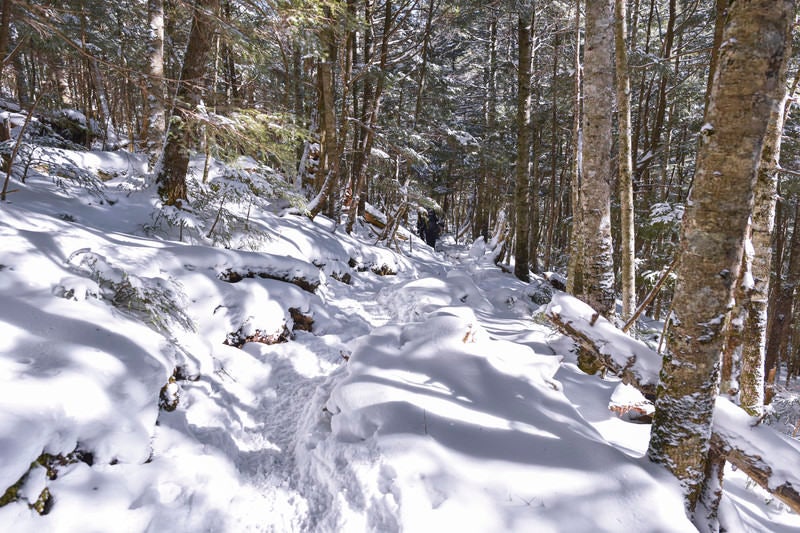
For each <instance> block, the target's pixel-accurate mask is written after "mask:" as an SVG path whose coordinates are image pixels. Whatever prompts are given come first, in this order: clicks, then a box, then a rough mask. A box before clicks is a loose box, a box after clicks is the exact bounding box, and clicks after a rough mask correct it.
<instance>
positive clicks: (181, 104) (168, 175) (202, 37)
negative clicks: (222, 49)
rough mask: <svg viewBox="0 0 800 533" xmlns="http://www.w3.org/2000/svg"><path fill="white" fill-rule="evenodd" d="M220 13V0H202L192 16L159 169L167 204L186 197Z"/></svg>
mask: <svg viewBox="0 0 800 533" xmlns="http://www.w3.org/2000/svg"><path fill="white" fill-rule="evenodd" d="M218 13H219V0H199V1H198V2H197V4H196V6H195V11H194V15H193V17H192V29H191V31H190V33H189V43H188V45H187V47H186V53H185V55H184V59H183V67H182V68H181V79H180V82H179V83H178V91H177V94H176V101H175V107H174V109H173V112H172V117H171V118H170V124H169V133H168V134H167V140H166V143H165V145H164V154H163V156H162V160H161V165H160V168H158V169H157V172H156V181H157V183H158V192H159V195H160V196H161V199H162V200H163V201H164V203H165V204H166V205H176V206H178V207H180V205H181V203H182V201H183V200H185V199H186V173H187V172H188V170H189V149H190V147H191V145H192V144H193V140H192V134H191V127H190V124H189V122H190V120H191V118H192V114H193V113H194V112H195V110H196V109H197V107H198V106H199V105H200V104H201V102H202V100H203V92H204V89H205V83H204V79H203V78H205V77H206V74H207V72H208V64H209V61H210V59H211V49H212V43H213V39H214V28H215V27H216V18H217V14H218Z"/></svg>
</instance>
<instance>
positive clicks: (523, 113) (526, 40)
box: [514, 4, 536, 283]
mask: <svg viewBox="0 0 800 533" xmlns="http://www.w3.org/2000/svg"><path fill="white" fill-rule="evenodd" d="M535 12H536V10H535V8H534V6H533V5H531V4H526V5H524V6H523V7H521V8H520V12H519V14H518V20H517V38H518V43H519V66H518V68H517V163H516V172H515V174H516V181H515V187H514V213H515V217H514V218H515V223H514V227H515V239H516V240H515V246H514V275H515V276H516V277H517V278H518V279H520V280H522V281H524V282H526V283H527V282H529V281H530V258H529V255H528V253H529V251H530V249H529V240H530V225H529V217H530V202H531V198H530V180H531V175H530V174H531V173H530V157H531V61H532V59H533V23H534V16H535V15H534V13H535Z"/></svg>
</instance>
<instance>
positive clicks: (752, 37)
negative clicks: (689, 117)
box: [648, 0, 794, 531]
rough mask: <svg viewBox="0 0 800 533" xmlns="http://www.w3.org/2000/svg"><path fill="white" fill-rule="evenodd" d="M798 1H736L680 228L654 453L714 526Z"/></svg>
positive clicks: (701, 522) (695, 512) (704, 525)
mask: <svg viewBox="0 0 800 533" xmlns="http://www.w3.org/2000/svg"><path fill="white" fill-rule="evenodd" d="M793 4H794V2H792V1H790V0H787V1H780V0H753V1H751V2H736V3H735V4H733V5H732V6H731V8H730V11H729V17H728V23H727V24H726V26H725V30H724V35H723V39H722V41H723V43H727V44H726V45H725V46H723V47H722V48H721V50H720V56H719V68H718V70H717V72H716V75H715V79H714V82H713V83H712V91H711V98H710V102H709V107H708V110H707V113H706V117H705V122H706V124H705V126H704V128H703V130H702V131H703V136H702V140H701V143H700V147H699V151H698V157H697V170H696V175H695V180H694V189H693V192H692V198H691V201H690V203H689V207H688V209H687V212H686V215H685V216H684V222H683V228H682V233H681V261H680V264H679V266H678V283H677V287H676V289H675V296H674V300H673V313H672V315H671V318H670V329H669V332H668V335H667V349H666V353H665V354H664V362H663V368H662V370H661V376H660V377H661V381H660V384H659V387H658V397H657V399H656V414H655V418H654V420H653V428H652V431H651V437H650V447H649V450H648V455H649V457H650V459H651V460H653V461H655V462H657V463H660V464H662V465H664V466H666V467H667V468H668V469H669V470H670V471H671V472H672V473H673V474H674V475H675V476H676V477H677V478H678V479H679V480H680V482H681V484H682V486H683V488H684V491H685V497H686V506H687V510H688V511H689V513H690V514H691V515H692V518H693V520H694V522H695V524H696V525H698V527H699V528H700V529H703V530H706V529H708V530H712V531H713V530H714V529H716V522H715V514H716V509H715V505H716V502H715V501H703V494H704V490H705V488H706V487H705V486H704V482H705V479H704V478H705V473H706V471H707V468H706V467H707V461H708V451H709V445H710V438H711V424H712V413H713V409H714V403H715V401H716V398H717V394H718V391H719V369H720V354H721V351H722V346H723V342H724V328H725V325H726V323H727V317H728V313H729V310H730V301H731V298H732V297H733V289H734V284H735V281H736V279H737V275H738V272H739V268H740V266H741V261H742V247H743V242H744V237H745V231H746V228H747V221H748V218H749V216H750V212H751V209H752V202H753V189H754V186H755V179H756V174H755V172H756V170H757V168H758V163H759V158H760V155H761V148H762V144H763V140H764V136H765V134H766V131H767V124H768V122H769V118H770V114H771V113H772V111H773V109H774V108H775V106H777V105H778V104H779V102H780V98H781V96H782V91H783V90H784V89H783V84H784V83H785V80H784V77H785V71H786V58H787V56H788V54H787V53H786V44H787V42H789V41H788V39H789V38H790V36H791V35H790V28H791V22H792V20H793V13H794V5H793ZM706 492H708V491H706Z"/></svg>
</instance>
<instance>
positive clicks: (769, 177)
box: [739, 76, 800, 415]
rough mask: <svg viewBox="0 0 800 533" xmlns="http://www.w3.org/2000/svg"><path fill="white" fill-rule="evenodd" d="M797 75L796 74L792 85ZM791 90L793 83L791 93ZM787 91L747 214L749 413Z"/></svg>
mask: <svg viewBox="0 0 800 533" xmlns="http://www.w3.org/2000/svg"><path fill="white" fill-rule="evenodd" d="M798 80H800V76H796V77H795V80H794V86H795V87H796V85H797V81H798ZM793 93H794V87H793V88H792V91H791V94H793ZM789 97H790V93H789V92H788V91H786V90H784V94H783V99H782V101H781V103H780V105H778V106H777V107H776V108H775V109H774V110H773V112H772V116H770V120H769V128H768V129H767V135H766V137H765V139H764V146H763V148H762V149H761V162H760V166H759V168H758V178H757V180H756V186H755V197H754V201H753V213H752V215H751V216H750V220H751V224H750V231H751V236H750V240H751V242H752V245H753V246H752V250H753V258H752V260H751V263H750V276H749V279H748V280H746V283H744V284H743V286H744V288H745V298H744V299H743V301H741V302H739V305H740V306H741V308H742V309H743V311H744V322H743V324H742V332H741V377H740V378H739V385H740V388H739V404H740V405H741V406H742V407H743V408H744V409H745V410H746V411H747V412H748V413H750V414H751V415H760V414H761V411H762V408H763V405H764V361H765V357H766V344H767V302H768V299H769V277H770V267H771V263H772V246H771V245H772V242H771V241H772V230H773V228H774V226H775V200H776V197H777V193H778V173H777V172H778V167H779V164H778V162H779V160H780V153H781V136H782V135H783V125H784V122H785V120H786V114H787V113H788V110H789V109H788V108H789V106H790V105H791V103H790V100H789Z"/></svg>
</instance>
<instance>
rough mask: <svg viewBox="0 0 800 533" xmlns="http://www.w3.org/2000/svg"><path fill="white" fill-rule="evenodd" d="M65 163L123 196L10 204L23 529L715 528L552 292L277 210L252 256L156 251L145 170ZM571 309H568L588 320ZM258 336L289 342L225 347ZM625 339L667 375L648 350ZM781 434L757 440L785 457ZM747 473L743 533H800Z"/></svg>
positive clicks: (4, 344)
mask: <svg viewBox="0 0 800 533" xmlns="http://www.w3.org/2000/svg"><path fill="white" fill-rule="evenodd" d="M48 150H49V149H48ZM48 156H49V157H52V158H53V159H54V160H59V161H67V160H69V161H71V162H72V164H74V165H77V166H80V167H81V168H84V169H87V170H89V171H91V172H98V171H101V170H102V171H103V172H104V173H105V174H106V175H108V176H111V177H110V179H109V180H108V181H106V182H105V183H104V184H102V188H103V189H102V191H103V195H104V198H106V199H105V200H104V199H102V198H101V199H98V198H97V197H96V196H92V195H90V194H88V193H87V192H86V191H84V190H82V189H79V188H76V187H75V186H74V185H72V184H71V183H70V182H65V183H64V184H62V185H63V186H62V187H57V186H56V185H55V183H54V181H53V179H52V177H51V176H48V175H45V174H35V175H32V176H29V178H28V180H27V181H26V183H25V184H22V183H18V182H14V183H13V184H12V185H13V187H12V188H13V189H19V191H18V192H15V193H14V194H12V195H10V197H9V201H8V202H6V203H3V204H2V205H0V236H2V239H3V243H4V245H3V247H2V249H1V250H0V491H6V489H7V488H9V487H12V486H14V487H17V489H18V494H17V496H18V497H17V498H16V499H15V500H14V501H12V502H10V503H8V504H7V505H4V506H2V507H0V530H3V531H14V532H40V531H48V532H51V531H52V532H78V531H104V532H140V531H141V532H160V531H171V532H176V533H179V532H187V533H188V532H196V531H214V532H217V531H223V532H228V531H230V532H239V531H274V532H286V531H298V532H312V531H313V532H318V531H319V532H339V531H369V532H381V533H383V532H391V531H436V530H439V531H446V530H447V531H449V530H452V531H465V532H473V531H474V532H485V531H537V532H538V531H542V532H548V531H564V532H582V531H587V532H588V531H591V532H602V531H607V532H617V531H676V532H678V531H693V530H694V528H693V527H692V525H691V524H690V522H689V521H688V519H686V518H685V515H684V510H683V502H682V497H681V493H680V489H679V486H678V483H677V482H676V481H675V480H674V479H673V478H672V477H671V476H670V475H669V474H668V473H667V472H666V471H665V470H663V469H661V468H660V467H657V466H656V465H654V464H652V463H650V462H649V461H648V460H647V459H646V458H644V452H645V450H646V447H647V440H648V437H649V426H648V425H647V424H634V423H631V422H630V421H627V420H623V419H622V418H620V417H618V416H617V415H616V414H615V413H614V412H613V411H612V410H610V409H609V407H610V406H629V405H633V404H637V405H638V404H639V403H641V400H642V398H640V397H639V396H637V395H636V393H635V391H633V390H632V389H631V388H630V387H627V386H625V385H623V384H621V383H620V382H619V380H618V379H616V378H614V377H612V376H609V377H608V378H607V379H600V378H598V377H595V376H587V375H585V374H582V373H581V372H580V371H579V370H578V369H577V367H576V365H575V360H576V357H575V354H574V346H573V343H572V341H570V340H569V339H567V338H565V337H563V336H561V335H559V334H558V333H556V332H555V331H554V330H553V329H552V328H551V327H550V326H549V325H547V323H546V320H545V319H544V317H543V313H544V311H545V309H546V308H545V307H540V306H539V305H538V304H536V303H534V301H533V299H532V298H534V296H535V293H536V294H538V293H537V289H536V285H535V283H534V284H531V285H525V284H523V283H521V282H519V281H518V280H516V279H515V278H514V277H513V276H511V275H509V274H504V273H503V272H502V271H501V270H500V269H499V268H497V267H496V266H495V265H494V263H493V261H492V257H491V255H490V254H491V253H492V252H491V251H490V250H487V247H486V246H485V245H483V244H479V245H476V246H474V247H472V248H471V249H468V248H464V249H461V248H456V247H455V246H452V247H451V248H449V249H447V250H446V253H437V252H434V251H433V250H431V248H430V247H428V246H427V245H425V244H424V243H422V242H421V241H419V240H418V239H416V237H414V236H413V235H412V234H410V233H407V232H406V233H405V234H406V235H408V238H410V239H412V242H410V243H406V244H403V249H402V251H398V250H392V249H388V248H386V247H381V246H377V245H375V244H374V243H375V241H376V237H377V236H376V235H375V234H374V232H371V229H370V227H369V226H368V225H365V226H357V231H356V232H355V233H354V234H353V235H352V236H349V235H346V234H344V233H343V231H342V230H341V228H340V229H338V230H336V231H334V229H335V228H336V225H335V224H334V223H333V221H330V220H328V219H325V218H324V217H322V216H318V217H317V218H316V219H315V221H313V222H311V221H309V220H307V219H306V218H304V217H299V216H292V215H286V216H278V215H277V214H275V213H276V212H277V211H280V210H279V209H275V210H272V209H269V208H268V207H269V206H267V208H265V209H259V210H256V209H254V210H253V213H252V214H251V220H250V223H251V224H252V227H253V228H256V229H258V230H259V231H263V232H264V234H266V235H268V238H265V239H262V240H259V241H257V242H256V244H257V249H255V250H253V249H249V250H242V249H236V248H235V247H232V248H229V249H226V248H216V247H211V246H209V245H208V243H207V242H203V239H202V238H201V237H200V236H198V234H193V236H192V237H191V239H190V238H189V237H187V238H186V239H187V240H191V242H190V243H186V242H179V241H178V240H177V239H176V238H175V237H176V236H175V235H171V234H169V233H168V232H166V231H161V232H159V235H158V236H156V235H154V234H153V233H152V232H148V231H145V230H146V228H151V227H152V223H153V218H152V216H153V209H154V206H156V205H157V203H158V202H157V200H156V198H155V196H154V191H153V189H152V188H148V187H146V186H145V185H144V184H145V181H146V180H144V179H143V175H142V173H143V172H144V169H145V168H146V161H145V160H144V159H143V158H141V157H140V156H135V155H133V154H126V153H124V152H115V153H106V152H80V153H79V152H69V151H63V150H62V151H56V150H50V151H49V152H48ZM194 164H195V165H202V161H195V162H194ZM214 172H219V169H216V170H214ZM213 178H214V176H212V179H213ZM108 200H111V201H108ZM265 201H266V200H265ZM245 241H246V239H241V240H232V242H245ZM487 254H489V255H487ZM384 266H385V267H387V268H388V269H390V270H391V271H392V272H394V273H395V274H394V275H385V276H381V275H378V274H376V273H375V272H373V270H372V267H384ZM231 272H235V273H237V274H239V277H240V278H241V279H238V280H237V279H236V276H233V277H232V276H231V275H230V273H231ZM343 274H348V275H349V277H350V282H349V284H348V283H344V282H341V281H338V279H341V277H342V275H343ZM299 278H302V279H303V280H306V281H308V282H310V284H309V285H307V286H304V287H301V286H298V284H294V283H291V282H289V281H290V280H292V279H295V280H296V279H299ZM536 283H540V284H545V282H544V281H542V280H537V281H536ZM552 292H554V293H555V296H554V298H553V301H552V302H551V304H550V307H549V310H550V311H549V312H553V311H555V312H558V313H560V314H561V316H563V317H571V318H570V319H571V320H574V321H587V320H590V317H588V316H587V310H586V309H585V308H583V307H581V304H580V303H579V302H577V301H576V300H574V299H570V298H569V297H566V296H564V295H563V294H562V293H559V292H558V291H552ZM290 308H292V309H295V310H298V311H299V312H300V313H301V314H302V315H305V316H307V317H310V319H312V320H313V324H312V326H311V331H303V330H301V329H297V328H294V326H295V317H294V316H293V315H292V313H291V312H290V311H289V309H290ZM594 327H596V328H603V332H604V335H605V334H611V332H612V330H613V326H612V325H611V324H607V323H605V322H603V321H602V320H600V321H598V322H597V323H596V324H595V326H594ZM293 329H294V331H292V330H293ZM256 331H259V332H261V333H264V334H282V335H283V338H282V340H283V341H285V342H281V343H278V344H269V345H268V344H262V343H257V342H246V343H245V344H244V345H243V346H242V347H241V348H236V347H235V346H233V345H231V344H230V343H227V344H226V340H228V339H229V338H230V336H231V335H232V334H238V335H239V337H240V338H241V337H247V336H248V335H252V334H254V333H255V332H256ZM608 338H611V339H613V343H612V345H609V346H607V347H606V349H607V351H608V353H609V354H611V355H612V356H614V357H617V356H620V357H622V360H623V361H627V360H628V359H629V358H630V357H631V356H634V355H635V356H636V357H637V364H642V365H643V368H645V369H646V371H647V375H648V376H650V377H651V379H655V376H656V374H657V371H658V368H657V365H656V363H655V362H653V361H651V359H650V358H651V356H650V355H648V353H646V352H644V351H642V350H643V349H642V347H641V345H640V344H637V343H636V342H635V341H634V340H633V339H630V338H629V337H627V336H624V335H622V336H619V337H617V336H614V337H608ZM650 353H652V352H650ZM615 354H617V355H615ZM160 398H161V399H162V400H163V399H164V398H166V399H167V400H174V399H176V398H177V407H176V408H175V409H174V410H168V407H163V408H160V407H159V402H160ZM729 411H730V409H726V410H725V411H724V412H725V413H728V412H729ZM729 414H730V416H734V415H737V413H735V412H732V413H729ZM737 416H738V415H737ZM718 423H720V424H721V423H723V422H722V421H718ZM734 425H735V426H736V427H740V426H741V424H739V425H736V424H734ZM726 427H727V426H726ZM767 431H769V430H768V429H767V428H761V429H759V431H758V435H760V436H759V437H758V439H763V440H757V441H756V440H752V439H756V437H755V436H753V435H747V436H746V437H747V438H748V439H751V441H752V442H754V443H756V444H757V445H758V446H763V448H760V449H765V450H767V449H769V442H770V441H769V439H771V438H773V437H772V436H770V435H771V434H770V433H766V432H767ZM742 438H745V437H744V436H743V437H742ZM783 440H785V439H783ZM43 454H49V455H43ZM57 456H58V457H57ZM36 461H39V462H41V463H43V464H47V465H48V466H49V468H50V470H51V471H52V472H49V473H48V471H47V470H46V469H45V468H44V467H43V466H37V465H34V466H32V463H34V462H36ZM797 461H798V456H792V457H786V458H785V462H784V464H785V468H786V472H778V475H779V476H782V475H783V474H785V473H788V472H790V471H795V472H796V471H797V469H798V468H800V465H798V464H797ZM729 478H730V479H729V480H728V481H727V483H726V491H727V492H726V497H725V499H724V507H723V519H724V520H725V523H726V526H727V527H728V529H729V531H749V530H752V531H765V530H770V531H790V530H792V529H794V530H796V529H797V528H798V527H800V520H798V517H797V516H795V515H792V514H791V513H789V512H788V511H787V510H786V509H785V508H784V507H783V506H782V504H780V503H776V502H775V501H767V500H766V499H765V498H764V495H763V493H761V492H758V490H757V489H754V488H753V487H750V486H748V484H747V483H746V481H745V479H744V478H742V477H741V475H740V474H739V475H738V476H737V474H736V473H732V474H731V475H730V476H729ZM45 488H47V491H48V492H49V494H50V495H51V496H52V499H51V500H50V504H49V512H48V513H47V514H45V515H42V516H40V515H39V514H38V513H37V512H36V511H34V510H33V509H32V508H31V507H30V506H29V504H32V503H33V502H35V501H36V500H37V499H39V498H40V497H41V495H42V493H43V491H44V489H45Z"/></svg>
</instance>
